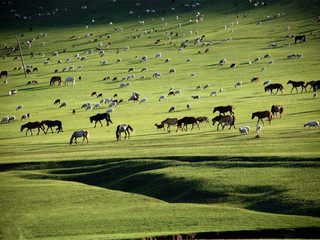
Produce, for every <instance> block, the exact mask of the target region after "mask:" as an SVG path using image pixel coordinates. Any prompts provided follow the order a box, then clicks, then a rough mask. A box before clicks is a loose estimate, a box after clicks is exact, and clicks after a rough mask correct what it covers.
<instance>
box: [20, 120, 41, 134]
mask: <svg viewBox="0 0 320 240" xmlns="http://www.w3.org/2000/svg"><path fill="white" fill-rule="evenodd" d="M25 128H27V131H26V136H27V134H28V131H29V130H30V132H31V136H32V135H33V133H32V129H35V128H38V133H37V135H39V133H40V129H41V130H42V131H43V132H44V133H46V132H45V131H44V126H43V124H42V123H41V122H28V123H26V124H23V125H21V132H22V131H23V129H25Z"/></svg>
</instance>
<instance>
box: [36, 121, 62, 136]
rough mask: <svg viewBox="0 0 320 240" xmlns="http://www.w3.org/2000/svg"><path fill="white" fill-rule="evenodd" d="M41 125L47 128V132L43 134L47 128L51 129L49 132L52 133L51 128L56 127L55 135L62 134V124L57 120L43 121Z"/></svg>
mask: <svg viewBox="0 0 320 240" xmlns="http://www.w3.org/2000/svg"><path fill="white" fill-rule="evenodd" d="M41 124H45V125H47V126H48V128H47V131H46V132H45V133H46V134H47V133H48V130H49V128H50V129H51V132H52V133H53V130H52V127H58V128H57V129H56V130H57V133H59V132H63V129H62V122H61V121H59V120H55V121H51V120H45V121H42V122H41Z"/></svg>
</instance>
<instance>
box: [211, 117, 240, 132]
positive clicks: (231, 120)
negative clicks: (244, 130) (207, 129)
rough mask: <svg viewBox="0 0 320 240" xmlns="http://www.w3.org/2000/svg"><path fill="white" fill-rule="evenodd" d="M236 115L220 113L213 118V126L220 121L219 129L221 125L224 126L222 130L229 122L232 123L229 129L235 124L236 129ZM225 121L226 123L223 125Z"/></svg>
mask: <svg viewBox="0 0 320 240" xmlns="http://www.w3.org/2000/svg"><path fill="white" fill-rule="evenodd" d="M235 121H236V119H235V117H234V116H231V115H227V116H224V115H219V116H216V117H214V118H212V126H214V125H215V124H216V122H219V123H218V125H217V130H219V125H221V126H222V130H223V129H224V127H225V126H226V125H228V124H230V127H229V130H230V129H231V127H232V126H233V127H234V128H235V129H236V126H235V124H234V123H235ZM223 123H224V125H222V124H223Z"/></svg>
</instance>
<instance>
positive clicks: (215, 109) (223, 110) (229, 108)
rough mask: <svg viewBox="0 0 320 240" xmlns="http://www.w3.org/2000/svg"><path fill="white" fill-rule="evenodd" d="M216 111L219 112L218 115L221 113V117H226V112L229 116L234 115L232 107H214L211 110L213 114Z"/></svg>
mask: <svg viewBox="0 0 320 240" xmlns="http://www.w3.org/2000/svg"><path fill="white" fill-rule="evenodd" d="M216 111H219V114H221V113H223V115H226V114H225V113H226V112H230V114H231V115H234V112H233V106H232V105H229V106H219V107H215V108H214V109H213V113H215V112H216Z"/></svg>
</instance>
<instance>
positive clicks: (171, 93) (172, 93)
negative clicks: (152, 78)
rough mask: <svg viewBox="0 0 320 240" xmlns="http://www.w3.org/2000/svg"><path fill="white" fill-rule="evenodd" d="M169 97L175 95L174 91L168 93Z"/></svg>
mask: <svg viewBox="0 0 320 240" xmlns="http://www.w3.org/2000/svg"><path fill="white" fill-rule="evenodd" d="M171 95H173V96H175V95H176V94H175V93H174V91H170V92H169V93H168V96H171Z"/></svg>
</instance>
